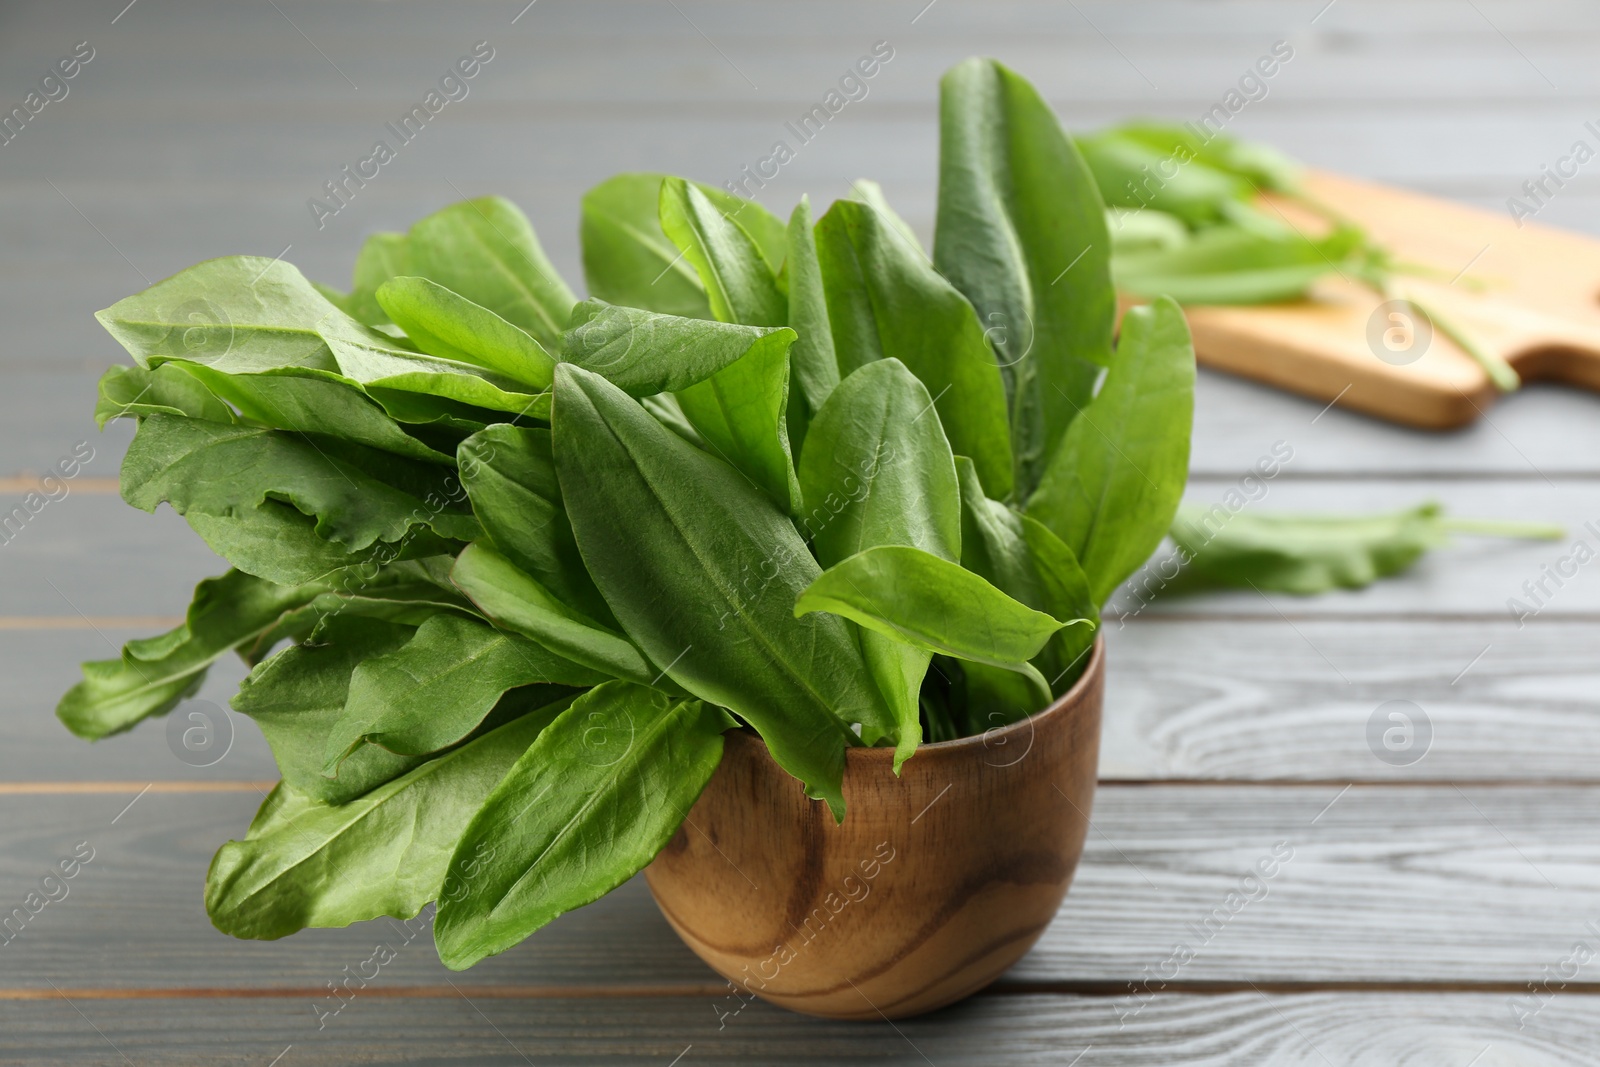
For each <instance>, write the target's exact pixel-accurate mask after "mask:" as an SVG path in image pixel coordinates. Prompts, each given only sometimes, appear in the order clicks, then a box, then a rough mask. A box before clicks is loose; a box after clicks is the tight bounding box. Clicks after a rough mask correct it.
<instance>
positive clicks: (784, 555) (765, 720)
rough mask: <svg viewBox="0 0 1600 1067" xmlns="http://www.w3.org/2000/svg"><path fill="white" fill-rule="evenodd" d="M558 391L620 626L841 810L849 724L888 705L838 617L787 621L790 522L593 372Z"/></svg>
mask: <svg viewBox="0 0 1600 1067" xmlns="http://www.w3.org/2000/svg"><path fill="white" fill-rule="evenodd" d="M555 394H556V401H555V411H554V423H553V435H554V445H555V449H554V451H555V462H556V470H557V472H558V473H559V474H560V478H561V491H562V497H563V499H564V501H565V502H566V508H567V514H568V515H569V516H570V517H571V520H572V529H573V532H574V534H575V535H576V537H577V542H578V547H579V549H580V550H581V551H582V553H583V558H584V562H585V563H586V564H588V569H589V573H590V574H591V575H593V576H594V580H595V584H596V585H597V586H599V588H600V591H601V592H602V593H604V594H605V598H606V601H607V602H608V603H609V604H610V605H611V608H612V610H613V611H614V612H615V613H616V617H617V620H618V621H619V622H620V623H621V625H622V629H623V631H624V632H625V633H627V635H628V636H629V637H630V638H631V639H632V640H633V642H634V643H635V644H636V645H638V646H639V648H640V649H642V650H643V651H644V653H645V655H646V656H648V657H649V658H650V660H651V662H652V663H654V664H655V665H656V666H657V667H658V668H660V669H662V670H664V671H665V672H666V674H667V676H668V677H670V678H671V679H672V680H673V681H674V682H676V683H677V684H679V685H681V686H682V687H683V688H684V689H686V690H688V691H689V692H690V693H692V694H694V695H695V696H698V697H701V698H702V699H704V700H707V701H710V702H712V703H714V704H718V705H721V706H722V707H725V708H728V709H730V710H731V711H733V712H734V713H735V714H737V715H738V716H739V717H740V718H742V719H744V720H745V721H746V722H748V723H749V724H750V725H751V726H753V727H755V729H756V730H757V731H759V732H760V733H761V736H762V737H763V738H764V739H765V740H766V742H767V746H768V748H769V749H770V750H771V752H772V754H773V757H774V758H775V759H776V760H777V761H778V763H779V765H780V766H782V767H783V768H784V769H785V770H787V771H788V772H789V773H791V774H793V775H794V776H795V777H797V778H799V779H801V780H802V781H803V782H805V783H806V787H807V790H808V791H809V793H810V794H811V795H812V796H817V797H821V798H823V799H826V800H827V801H828V802H829V804H830V806H831V807H832V808H833V810H834V812H835V814H836V815H840V814H842V811H843V806H844V800H843V796H842V793H841V786H840V781H841V777H842V774H843V770H844V749H845V746H846V745H848V744H850V743H851V742H853V741H854V735H853V734H851V733H850V731H849V729H848V727H847V726H846V724H847V723H858V722H880V721H882V720H883V718H884V717H885V716H887V714H888V711H887V709H886V708H885V707H884V705H883V697H882V696H881V695H880V694H879V693H878V691H877V689H876V687H875V686H874V685H873V684H872V681H871V679H870V678H869V677H868V675H867V672H866V667H865V665H864V664H863V662H862V659H861V653H860V651H859V649H858V648H857V647H856V643H855V641H854V639H853V637H852V636H851V634H850V631H849V629H848V627H847V626H846V625H845V623H844V620H842V619H835V618H828V617H825V616H819V617H817V618H814V619H805V620H801V619H796V618H794V617H793V615H792V612H791V608H792V607H793V605H794V598H795V597H796V595H798V594H799V592H800V591H801V590H802V589H804V588H805V586H807V585H808V584H810V582H811V580H812V579H813V578H815V577H816V575H817V574H818V567H817V565H816V562H815V561H814V560H813V559H812V557H811V553H810V551H809V550H808V549H807V548H806V546H805V543H804V542H803V541H802V540H801V539H800V535H799V534H798V533H796V532H795V528H794V525H793V523H791V522H790V521H789V519H788V517H787V516H785V515H784V514H783V512H781V511H780V510H778V508H777V507H776V506H775V505H774V504H773V503H772V501H771V500H770V499H769V498H768V497H766V496H765V495H764V494H762V493H761V492H759V491H758V490H757V489H755V488H754V487H753V486H751V485H750V484H749V482H747V481H746V480H745V479H744V478H743V477H742V476H741V475H740V474H739V473H738V472H736V471H735V470H734V469H733V468H731V467H729V466H728V465H727V464H725V463H723V462H722V461H721V460H718V459H716V458H715V457H713V456H710V455H707V454H706V453H705V452H702V451H701V450H699V449H697V448H695V447H694V446H693V445H690V444H688V443H687V442H685V441H683V440H682V439H680V438H679V437H678V436H676V435H675V434H673V433H672V432H671V431H670V430H668V429H666V428H665V427H664V426H662V425H661V424H660V423H659V422H657V421H656V419H655V418H654V417H653V416H651V415H650V414H649V413H647V412H646V411H645V410H644V409H643V408H641V407H640V406H639V404H638V402H637V401H635V400H633V399H631V398H630V397H628V396H627V394H625V393H623V392H622V391H621V390H619V389H617V388H616V387H615V386H613V385H611V384H610V383H609V382H607V381H606V380H605V379H603V378H601V377H599V376H598V375H594V374H590V373H589V372H587V371H584V370H582V369H581V368H578V367H574V366H572V365H570V364H565V363H564V364H561V365H560V366H558V367H557V368H556V386H555ZM619 520H620V521H619ZM641 545H648V546H650V551H648V552H641V551H639V546H641Z"/></svg>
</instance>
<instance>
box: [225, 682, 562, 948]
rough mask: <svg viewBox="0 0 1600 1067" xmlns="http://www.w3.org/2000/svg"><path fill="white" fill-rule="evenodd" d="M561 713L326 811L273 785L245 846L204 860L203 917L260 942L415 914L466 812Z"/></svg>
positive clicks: (519, 725) (234, 845)
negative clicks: (309, 930)
mask: <svg viewBox="0 0 1600 1067" xmlns="http://www.w3.org/2000/svg"><path fill="white" fill-rule="evenodd" d="M563 709H564V705H563V704H559V703H558V704H555V705H552V706H551V707H549V708H547V709H546V710H545V712H544V713H543V714H533V715H524V716H522V717H521V718H518V719H515V720H513V721H511V722H509V723H507V724H506V725H505V726H502V727H500V728H499V729H497V730H494V731H493V732H491V733H488V734H485V735H484V736H483V737H480V738H478V739H477V740H476V741H473V742H471V743H469V744H465V745H462V746H461V747H460V748H457V749H455V750H454V751H452V752H448V753H446V754H445V755H442V756H440V757H438V758H437V759H431V760H428V761H427V762H426V763H423V764H422V765H421V766H419V767H417V768H416V769H414V770H412V771H410V772H408V773H407V774H405V775H402V776H401V777H399V778H396V779H394V780H393V781H390V782H386V783H384V784H383V785H380V786H378V787H377V788H375V789H373V790H372V791H371V792H369V793H367V794H365V795H364V796H362V797H360V798H358V799H356V800H352V801H350V802H349V803H347V804H341V805H339V806H337V807H332V806H328V805H324V804H318V803H316V802H315V801H313V800H311V799H310V798H308V797H305V796H303V795H301V794H298V793H296V792H294V791H293V790H292V789H291V788H290V787H289V786H287V785H284V784H280V785H279V786H278V787H277V788H276V789H275V790H273V793H272V796H270V797H268V798H267V802H266V803H265V804H264V805H263V806H262V811H261V814H259V815H257V816H256V820H255V822H253V823H252V824H251V826H250V832H249V833H248V834H247V835H246V836H245V839H244V840H243V841H230V842H228V843H227V844H226V845H223V846H222V848H221V849H220V850H219V851H218V852H217V855H216V858H215V859H213V860H212V861H211V871H210V873H209V874H208V875H207V876H206V913H207V914H208V915H210V916H211V921H212V922H213V923H214V924H215V925H216V927H217V929H219V930H221V931H222V932H223V933H226V934H232V935H233V936H234V937H248V938H257V939H262V940H271V939H274V938H279V937H285V936H287V935H289V934H292V933H294V932H295V931H297V930H302V929H305V928H306V927H308V926H322V927H338V926H349V925H350V924H351V923H354V922H360V921H361V920H363V919H376V918H378V917H380V916H384V915H387V916H390V917H392V918H396V919H408V918H410V917H412V916H413V915H416V914H417V912H419V911H421V910H422V908H423V906H424V905H425V904H427V903H428V902H429V901H432V900H435V899H437V898H438V896H439V894H440V891H441V888H442V887H443V885H444V883H445V881H446V875H447V874H448V873H449V871H450V866H449V864H450V857H451V854H452V853H453V852H454V850H455V846H456V842H457V841H458V840H459V839H460V837H461V833H462V831H463V830H464V829H465V828H466V826H467V823H468V821H469V820H470V819H471V818H472V816H473V813H474V812H476V811H477V810H478V809H479V808H480V807H481V806H482V805H483V801H484V799H485V798H486V797H488V796H489V794H490V792H491V791H492V790H493V789H494V787H495V785H496V784H498V783H499V781H500V779H501V778H503V777H504V776H505V773H506V771H508V770H509V769H510V768H511V767H512V766H513V765H514V764H515V763H516V761H517V760H518V758H519V757H521V756H522V754H523V753H524V752H526V751H527V749H528V746H529V745H530V744H532V743H533V741H534V739H535V738H536V737H537V736H538V735H539V732H540V731H541V730H542V729H544V728H545V726H546V725H547V724H548V723H549V721H550V719H551V718H553V717H554V716H555V715H556V714H557V713H558V712H559V711H561V710H563Z"/></svg>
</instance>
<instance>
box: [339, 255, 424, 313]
mask: <svg viewBox="0 0 1600 1067" xmlns="http://www.w3.org/2000/svg"><path fill="white" fill-rule="evenodd" d="M406 259H407V255H406V235H405V234H403V233H375V234H373V235H372V236H370V237H368V238H367V239H366V240H365V241H363V242H362V243H361V251H360V252H358V253H356V266H355V272H354V276H353V277H352V278H351V281H350V295H349V296H347V297H345V304H344V306H345V309H346V310H347V311H349V313H350V315H351V317H352V318H354V319H355V320H356V321H357V322H362V323H365V324H366V325H368V326H382V325H385V324H387V323H388V322H389V321H390V320H389V316H388V314H386V313H385V312H384V310H383V306H382V305H381V304H379V303H378V297H377V293H378V286H380V285H382V284H383V283H384V282H386V281H388V280H389V279H390V278H393V277H396V276H398V275H401V274H409V273H411V271H410V270H409V269H408V268H407V265H406Z"/></svg>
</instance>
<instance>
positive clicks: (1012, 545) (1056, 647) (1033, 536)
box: [956, 456, 1100, 726]
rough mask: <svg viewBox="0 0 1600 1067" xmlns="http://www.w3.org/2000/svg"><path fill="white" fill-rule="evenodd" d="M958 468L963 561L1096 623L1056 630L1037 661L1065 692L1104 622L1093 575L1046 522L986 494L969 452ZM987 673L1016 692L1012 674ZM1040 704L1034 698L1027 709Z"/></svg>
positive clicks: (1044, 607) (1028, 596) (1049, 606)
mask: <svg viewBox="0 0 1600 1067" xmlns="http://www.w3.org/2000/svg"><path fill="white" fill-rule="evenodd" d="M956 471H957V472H958V474H959V475H960V479H961V565H962V566H963V567H965V568H966V569H967V570H969V571H972V572H973V573H974V574H977V575H980V576H982V577H984V578H987V579H988V580H989V581H990V582H991V583H993V584H994V586H995V587H996V588H998V589H1000V590H1001V591H1002V592H1004V593H1005V594H1006V595H1007V596H1010V597H1013V598H1014V599H1016V600H1019V601H1021V602H1022V603H1024V604H1026V605H1027V606H1028V607H1030V608H1033V609H1034V610H1035V611H1042V612H1044V613H1045V614H1047V615H1052V616H1054V617H1056V618H1058V619H1088V620H1089V622H1090V623H1091V625H1089V626H1068V627H1065V628H1064V629H1061V630H1059V631H1057V632H1056V633H1055V635H1054V636H1052V637H1051V638H1050V642H1049V644H1047V645H1046V646H1045V647H1044V650H1043V651H1042V652H1041V653H1040V654H1039V656H1038V657H1037V658H1036V659H1035V661H1034V666H1036V667H1038V668H1039V670H1040V672H1041V673H1042V674H1043V675H1044V677H1045V680H1046V681H1048V682H1049V683H1050V690H1051V692H1052V693H1055V694H1060V693H1063V692H1065V691H1066V690H1067V689H1069V688H1071V686H1072V683H1073V682H1075V681H1077V679H1078V676H1079V675H1080V674H1081V673H1082V672H1083V668H1084V667H1085V666H1086V665H1087V653H1088V650H1089V648H1090V646H1092V645H1093V644H1094V634H1095V630H1096V629H1097V628H1098V627H1099V619H1100V613H1099V611H1098V609H1097V607H1096V605H1095V602H1094V599H1093V597H1092V596H1091V595H1090V592H1089V579H1088V577H1087V576H1086V575H1085V574H1084V573H1083V568H1082V567H1081V566H1079V564H1078V560H1077V558H1076V557H1075V556H1073V554H1072V550H1071V549H1070V548H1068V547H1067V546H1066V545H1065V544H1063V543H1062V541H1061V539H1060V538H1059V537H1057V536H1056V535H1055V534H1053V533H1051V532H1050V530H1049V529H1048V528H1046V527H1045V526H1044V524H1042V523H1040V522H1037V521H1035V520H1034V519H1032V518H1029V517H1028V516H1026V515H1022V514H1020V513H1018V512H1016V511H1014V510H1012V509H1011V508H1009V507H1007V506H1006V505H1004V504H1002V503H1000V502H999V501H998V500H990V499H989V498H988V497H986V496H984V495H983V486H982V484H980V483H979V481H978V472H977V470H976V468H974V467H973V465H972V461H971V460H969V459H968V458H967V457H965V456H957V457H956ZM979 673H980V674H981V672H979ZM990 681H991V682H992V684H994V685H998V686H1004V687H1006V688H1007V689H1008V690H1010V691H1012V692H1015V686H1016V683H1015V682H1014V681H1012V680H1011V679H991V680H990ZM1030 699H1031V697H1030ZM1037 710H1038V708H1037V707H1036V706H1035V707H1030V708H1028V709H1027V712H1032V711H1037ZM987 725H988V726H993V725H995V724H994V723H992V722H991V723H988V724H987Z"/></svg>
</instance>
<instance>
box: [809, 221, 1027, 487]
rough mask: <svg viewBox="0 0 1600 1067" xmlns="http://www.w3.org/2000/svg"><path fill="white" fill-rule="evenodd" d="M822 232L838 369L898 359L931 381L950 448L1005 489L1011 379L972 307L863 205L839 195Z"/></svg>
mask: <svg viewBox="0 0 1600 1067" xmlns="http://www.w3.org/2000/svg"><path fill="white" fill-rule="evenodd" d="M816 232H817V254H818V257H819V259H820V260H821V263H822V280H823V284H824V287H825V288H826V290H827V296H828V320H829V322H830V323H831V324H832V326H833V343H834V350H835V352H836V353H837V354H838V358H839V370H840V373H841V374H845V375H848V374H849V373H850V372H851V371H854V370H855V369H857V368H858V367H862V366H865V365H866V364H867V363H870V362H872V361H873V360H877V359H884V358H886V357H894V358H896V359H899V360H900V362H902V363H904V364H905V365H906V366H907V367H908V368H910V370H911V372H912V373H913V374H915V375H916V376H917V377H918V378H920V379H922V382H923V384H924V385H926V386H927V387H928V392H929V393H930V394H932V396H933V398H934V408H935V409H936V410H937V412H938V415H939V419H940V421H941V422H942V423H943V425H944V431H945V434H946V435H947V436H948V437H949V440H950V445H951V447H952V448H954V449H955V451H956V452H958V453H960V454H961V455H964V456H971V457H972V458H973V460H974V462H976V463H977V464H978V471H979V473H980V474H981V475H982V476H983V483H984V485H985V486H987V487H988V489H989V492H990V495H992V496H997V497H1005V496H1008V495H1009V494H1010V492H1011V486H1012V470H1011V436H1010V430H1009V428H1008V425H1007V421H1006V395H1005V385H1004V383H1003V382H1002V381H1001V378H1000V369H999V367H998V366H997V365H996V363H995V357H994V353H993V351H991V350H990V348H989V342H988V341H987V340H985V338H984V335H983V328H982V326H980V325H979V324H978V316H977V313H976V312H974V311H973V310H972V305H971V304H969V303H967V300H966V298H965V297H964V296H962V295H961V294H960V293H959V292H957V291H956V289H955V288H954V287H953V286H951V285H950V283H949V282H947V281H945V280H944V279H943V278H942V277H940V276H939V274H938V273H937V272H936V271H934V269H933V266H932V265H931V264H930V263H929V262H928V261H927V260H926V259H925V258H924V257H923V256H922V254H921V252H920V251H919V250H917V249H914V248H908V247H907V246H906V243H905V239H904V238H903V237H901V236H900V235H899V234H898V233H897V232H896V231H895V230H894V228H893V226H892V225H891V224H890V223H888V222H887V221H886V220H885V219H884V218H883V216H881V215H879V214H878V213H877V212H875V211H873V210H872V208H870V207H868V206H867V205H866V204H862V203H857V202H855V201H850V200H841V201H839V202H837V203H835V204H834V205H833V207H831V208H829V209H828V213H827V214H826V215H824V216H823V217H822V219H821V221H819V222H818V223H817V231H816Z"/></svg>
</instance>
